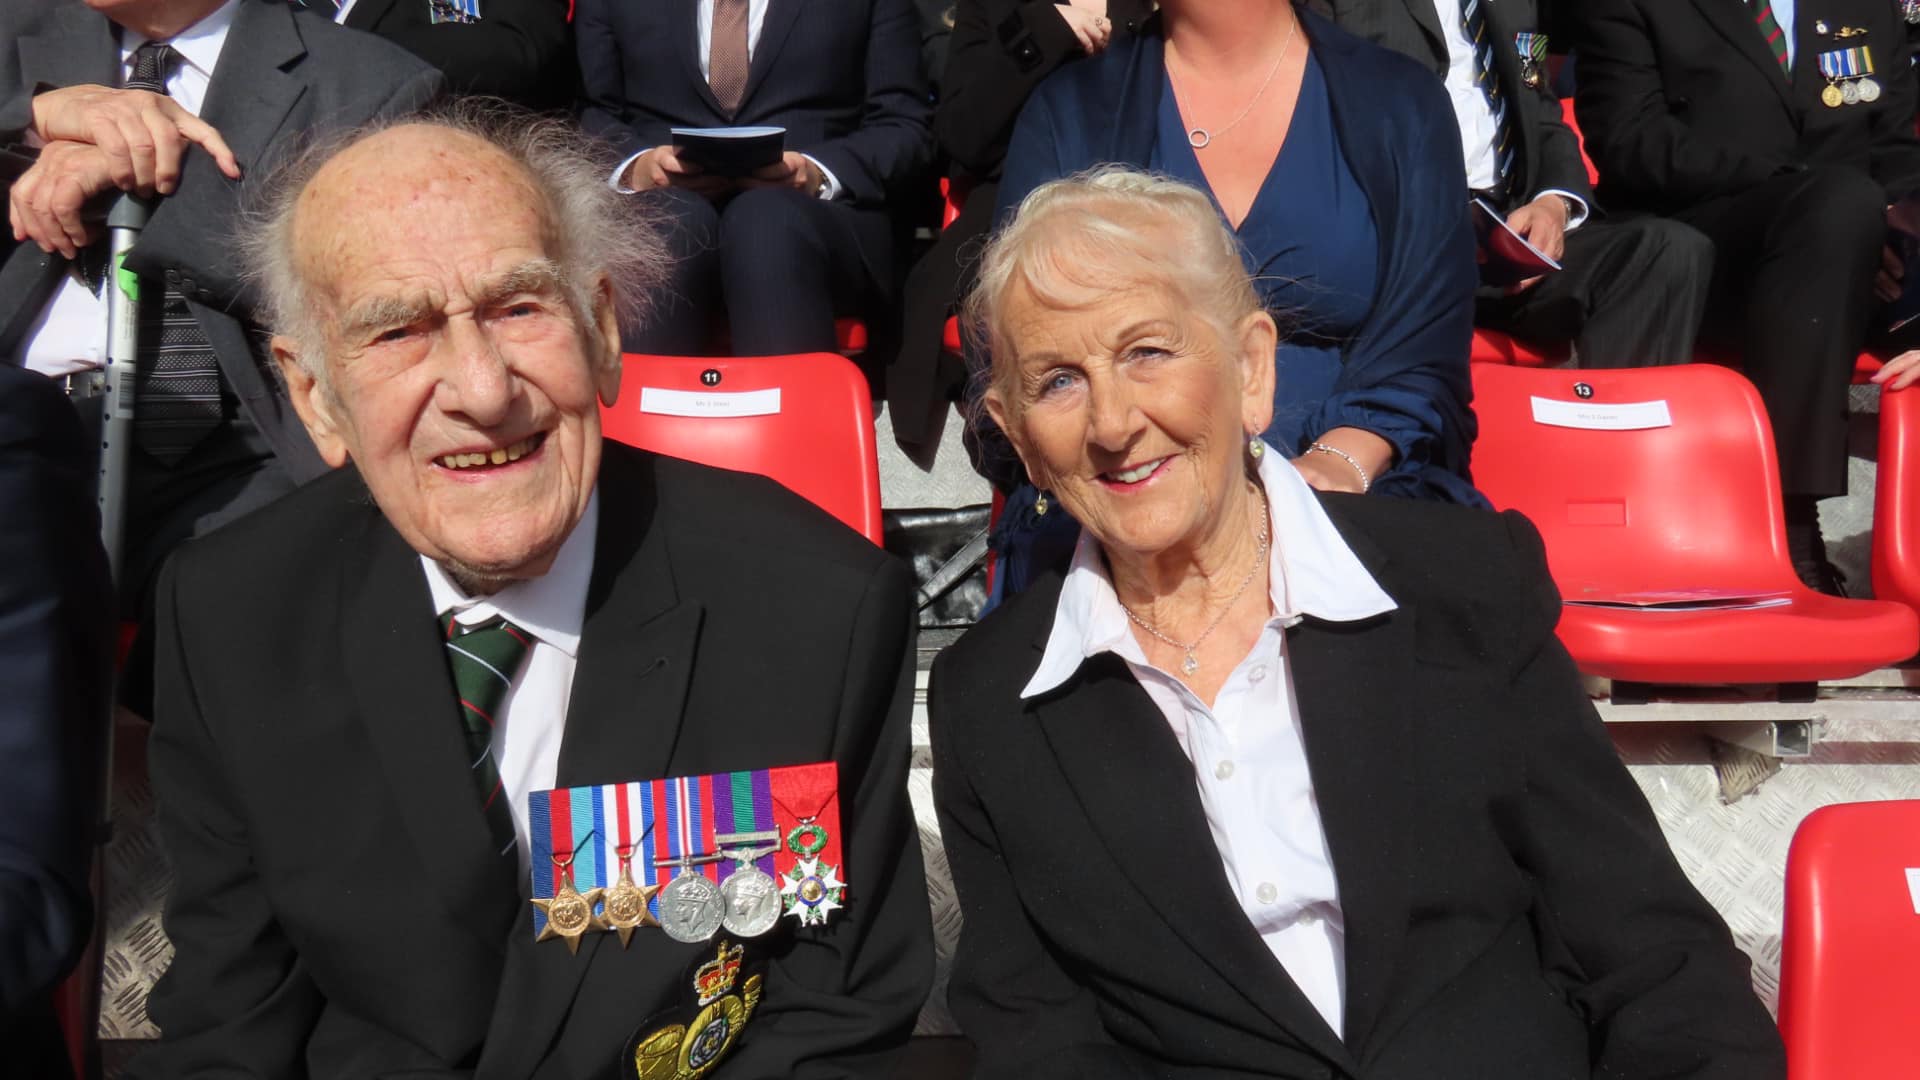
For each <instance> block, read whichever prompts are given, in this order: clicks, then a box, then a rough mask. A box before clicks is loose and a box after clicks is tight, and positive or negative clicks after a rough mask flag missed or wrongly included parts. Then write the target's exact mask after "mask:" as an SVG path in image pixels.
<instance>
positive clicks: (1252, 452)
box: [1247, 435, 1267, 461]
mask: <svg viewBox="0 0 1920 1080" xmlns="http://www.w3.org/2000/svg"><path fill="white" fill-rule="evenodd" d="M1266 452H1267V444H1266V443H1263V442H1261V441H1260V436H1258V435H1255V436H1254V437H1253V438H1251V439H1248V440H1247V456H1248V457H1250V458H1252V459H1253V460H1255V461H1259V460H1260V456H1261V455H1262V454H1265V453H1266Z"/></svg>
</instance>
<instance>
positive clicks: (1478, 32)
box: [1460, 0, 1515, 195]
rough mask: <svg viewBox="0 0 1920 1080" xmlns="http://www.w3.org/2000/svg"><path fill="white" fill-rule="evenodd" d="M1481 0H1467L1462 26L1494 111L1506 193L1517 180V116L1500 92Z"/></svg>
mask: <svg viewBox="0 0 1920 1080" xmlns="http://www.w3.org/2000/svg"><path fill="white" fill-rule="evenodd" d="M1480 2H1481V0H1464V2H1463V3H1462V4H1461V5H1460V26H1461V28H1462V29H1464V30H1465V31H1466V32H1467V40H1468V41H1469V42H1472V43H1473V81H1474V83H1475V85H1477V86H1479V87H1480V92H1481V93H1483V94H1485V95H1487V106H1488V108H1490V109H1492V110H1493V132H1494V136H1493V160H1494V166H1495V168H1497V169H1498V170H1499V172H1500V193H1501V194H1502V195H1504V194H1506V191H1507V187H1508V185H1509V182H1510V181H1511V180H1512V179H1513V158H1514V149H1515V147H1514V144H1513V116H1512V110H1511V107H1510V105H1509V103H1508V102H1507V96H1506V95H1505V94H1503V93H1501V92H1500V75H1499V72H1497V71H1495V70H1494V66H1493V41H1492V39H1491V38H1490V37H1489V36H1488V34H1487V13H1486V11H1485V10H1483V9H1482V8H1481V6H1480Z"/></svg>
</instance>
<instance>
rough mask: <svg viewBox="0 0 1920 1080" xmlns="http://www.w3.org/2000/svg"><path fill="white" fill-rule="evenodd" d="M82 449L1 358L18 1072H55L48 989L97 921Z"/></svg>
mask: <svg viewBox="0 0 1920 1080" xmlns="http://www.w3.org/2000/svg"><path fill="white" fill-rule="evenodd" d="M91 460H92V459H91V457H90V456H89V454H88V448H87V442H86V437H85V436H84V435H83V434H82V432H81V428H80V423H79V420H78V419H77V418H76V417H75V415H74V411H73V406H72V405H71V404H70V403H69V402H68V401H67V397H66V395H65V394H63V393H61V392H60V390H59V389H58V388H57V387H55V386H54V385H53V384H52V383H51V382H49V381H48V380H46V379H45V378H42V377H41V376H40V375H37V374H35V373H34V372H31V371H25V370H23V369H21V368H17V367H13V366H11V365H8V364H4V363H0V522H4V523H5V524H4V525H0V688H4V693H0V942H3V943H4V947H0V1060H4V1061H5V1062H6V1063H7V1066H6V1067H7V1070H8V1072H9V1073H10V1074H11V1075H16V1076H54V1075H58V1074H59V1072H61V1071H64V1070H65V1067H66V1063H65V1060H64V1059H65V1049H64V1047H63V1046H62V1044H61V1042H60V1038H59V1034H58V1031H57V1030H56V1029H55V1026H54V1023H53V1015H52V1012H51V1009H50V1003H49V1001H48V999H47V992H48V991H49V990H50V989H51V988H52V987H53V985H54V984H55V982H57V981H58V980H59V979H60V977H61V976H62V975H64V974H66V972H67V971H68V969H70V968H71V967H72V966H73V963H74V960H75V958H77V957H78V956H79V955H80V950H81V949H82V948H84V947H85V946H86V943H87V937H88V934H89V933H90V932H91V931H92V929H93V919H92V915H91V913H92V911H93V905H92V903H91V901H90V899H89V896H88V889H87V868H88V865H89V858H90V856H91V855H92V853H93V844H94V837H95V830H94V825H95V823H96V822H97V821H98V820H99V817H100V800H99V795H98V790H99V785H100V771H101V769H100V753H101V748H102V746H103V745H104V739H103V736H104V735H105V733H106V730H107V710H108V707H109V702H108V691H109V688H110V687H111V686H112V677H113V627H114V623H113V593H112V591H111V588H110V586H109V583H108V580H107V556H106V552H105V551H104V550H102V549H101V546H100V515H99V513H98V511H96V510H95V509H94V505H93V497H92V490H93V488H92V483H91V480H92V477H91V476H90V475H89V474H90V473H91V471H92V470H91V464H90V463H91ZM42 1070H44V1071H42Z"/></svg>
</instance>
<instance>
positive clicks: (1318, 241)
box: [1147, 51, 1380, 457]
mask: <svg viewBox="0 0 1920 1080" xmlns="http://www.w3.org/2000/svg"><path fill="white" fill-rule="evenodd" d="M1162 82H1163V85H1162V88H1161V91H1160V115H1159V130H1158V132H1157V135H1156V137H1155V139H1154V149H1153V155H1152V157H1151V158H1149V160H1148V162H1147V167H1148V168H1150V169H1152V170H1153V171H1155V172H1160V173H1165V174H1167V175H1168V176H1172V177H1174V178H1176V179H1179V180H1184V181H1186V182H1187V183H1189V184H1192V185H1193V186H1194V187H1197V188H1199V189H1200V190H1202V191H1206V192H1208V193H1209V194H1211V193H1212V192H1211V189H1209V188H1208V186H1207V178H1206V174H1205V173H1203V172H1201V171H1200V161H1199V158H1197V157H1196V156H1195V155H1194V152H1193V147H1192V146H1191V145H1190V144H1189V143H1188V142H1187V129H1186V125H1185V124H1184V123H1183V122H1182V121H1181V119H1180V106H1179V103H1178V102H1177V101H1176V100H1175V99H1174V96H1173V89H1172V84H1171V83H1167V82H1166V81H1165V80H1164V79H1163V80H1162ZM1308 192H1310V193H1311V197H1310V198H1303V197H1301V193H1308ZM1218 205H1219V203H1218V201H1217V200H1216V201H1215V206H1216V207H1217V206H1218ZM1223 217H1224V215H1223ZM1237 235H1238V236H1239V238H1240V257H1241V259H1242V260H1244V262H1245V263H1246V267H1247V273H1249V274H1251V275H1253V280H1254V286H1255V287H1256V288H1257V289H1258V290H1259V292H1260V299H1261V301H1262V302H1263V303H1264V304H1265V306H1266V309H1267V310H1268V311H1270V312H1272V313H1273V315H1274V318H1275V319H1277V320H1278V321H1279V323H1280V334H1281V338H1280V345H1279V348H1277V349H1276V350H1275V351H1274V368H1275V371H1274V384H1273V423H1272V424H1271V425H1270V426H1269V427H1268V428H1267V430H1266V431H1265V432H1264V433H1263V435H1264V436H1265V438H1266V440H1267V442H1269V443H1271V444H1272V445H1273V446H1274V447H1275V448H1277V449H1279V450H1282V451H1284V452H1285V453H1286V454H1287V456H1288V457H1298V456H1299V455H1300V454H1301V453H1303V452H1305V450H1306V449H1307V445H1308V444H1309V443H1311V442H1313V440H1314V439H1316V438H1318V437H1319V436H1320V435H1321V434H1322V432H1321V431H1319V430H1316V429H1317V428H1318V426H1319V424H1318V419H1317V413H1318V411H1319V409H1318V406H1319V404H1320V402H1322V401H1324V400H1325V399H1326V398H1327V397H1328V395H1330V394H1331V393H1333V389H1334V381H1335V380H1336V379H1337V378H1338V377H1339V375H1340V361H1341V346H1342V345H1343V344H1345V342H1346V341H1347V340H1348V339H1349V338H1351V337H1353V335H1354V334H1356V333H1358V332H1359V330H1360V326H1361V324H1362V323H1363V322H1365V321H1366V318H1367V313H1368V312H1370V311H1371V310H1372V309H1373V296H1374V280H1375V278H1377V277H1378V276H1379V266H1380V234H1379V231H1378V230H1377V229H1375V228H1374V223H1373V211H1372V209H1371V208H1370V207H1369V206H1368V205H1367V195H1366V192H1364V191H1362V190H1361V189H1360V182H1359V181H1357V180H1355V179H1354V177H1353V171H1352V170H1351V169H1349V168H1348V167H1347V159H1346V155H1345V154H1344V153H1343V152H1342V151H1341V149H1340V136H1339V133H1338V132H1337V131H1335V130H1334V126H1333V110H1332V109H1331V108H1330V107H1329V105H1328V103H1327V81H1326V77H1325V75H1324V74H1322V72H1321V70H1320V62H1319V61H1318V60H1317V59H1315V58H1314V56H1313V53H1312V52H1311V51H1309V52H1308V53H1307V70H1306V74H1305V76H1304V78H1302V80H1301V82H1300V99H1299V103H1298V104H1296V105H1295V106H1294V110H1293V122H1292V124H1291V126H1290V127H1289V128H1288V129H1287V138H1286V141H1285V142H1284V143H1282V144H1281V147H1280V153H1279V155H1278V156H1277V157H1275V158H1274V162H1273V167H1272V168H1271V169H1270V170H1268V172H1267V178H1266V181H1265V182H1264V183H1262V184H1261V186H1260V191H1259V193H1258V194H1257V195H1255V196H1254V200H1253V206H1252V208H1251V209H1250V210H1249V211H1248V212H1247V216H1246V219H1245V220H1243V221H1242V222H1241V223H1240V228H1239V229H1238V231H1237Z"/></svg>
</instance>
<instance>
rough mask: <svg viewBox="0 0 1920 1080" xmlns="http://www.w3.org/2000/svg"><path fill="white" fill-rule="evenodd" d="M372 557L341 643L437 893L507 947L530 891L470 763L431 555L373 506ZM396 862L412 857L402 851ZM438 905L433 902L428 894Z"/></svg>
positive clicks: (347, 605)
mask: <svg viewBox="0 0 1920 1080" xmlns="http://www.w3.org/2000/svg"><path fill="white" fill-rule="evenodd" d="M360 548H361V549H362V550H365V551H367V552H368V556H367V560H366V563H365V564H364V565H359V566H349V567H347V568H345V569H344V570H343V572H342V577H341V582H340V588H341V604H340V610H341V611H342V612H344V613H345V617H344V618H343V619H342V620H341V624H340V628H339V633H340V650H341V656H342V659H343V661H344V663H345V667H346V674H347V682H348V684H349V685H350V687H351V688H352V693H353V703H354V706H355V712H356V713H357V714H358V715H359V717H360V719H361V720H362V721H363V722H364V723H365V725H366V729H367V737H368V739H369V740H370V741H371V742H372V744H373V748H374V754H375V756H376V758H377V759H378V761H379V766H380V769H381V771H382V772H383V773H385V775H386V778H387V782H388V785H389V787H390V788H391V789H392V792H393V797H394V801H395V802H396V803H397V804H398V805H399V807H400V817H401V820H400V821H399V822H397V823H395V824H396V825H397V826H398V827H399V830H400V831H401V832H402V833H403V834H404V835H405V836H407V837H408V838H409V839H411V840H412V843H413V848H414V853H415V856H416V857H417V858H418V860H419V865H420V866H421V868H422V878H423V879H424V880H426V881H429V882H432V883H433V887H432V888H431V889H429V890H427V891H428V892H429V893H431V894H432V895H433V896H435V897H438V898H439V902H441V903H445V904H448V905H449V906H450V907H451V908H452V909H453V914H454V915H455V916H456V917H457V918H458V919H459V920H460V921H461V922H462V923H463V924H464V925H465V926H467V928H468V929H470V930H472V931H473V934H474V936H475V937H476V938H478V939H479V940H480V941H481V942H482V943H483V944H484V945H485V946H486V947H488V948H491V949H495V950H498V949H500V948H501V947H502V945H503V937H502V936H503V935H504V934H505V933H506V930H507V928H508V926H509V925H510V923H511V920H512V917H513V911H514V904H515V903H516V902H517V899H518V896H519V890H518V889H516V888H515V886H514V879H515V877H516V876H517V871H516V868H515V865H514V860H513V859H512V858H510V857H503V856H501V855H500V854H499V852H498V851H497V850H496V845H495V844H494V842H493V836H492V833H491V830H490V829H489V827H488V825H487V821H486V818H485V816H484V815H483V814H482V813H481V807H480V794H479V791H478V790H477V789H476V788H475V787H474V782H473V775H472V773H471V772H470V771H469V770H468V767H467V745H466V739H465V735H464V734H463V732H462V730H461V727H460V716H459V713H458V711H457V706H456V704H455V703H456V701H457V700H458V698H457V697H456V696H455V693H454V689H453V679H452V677H451V676H450V675H449V674H448V672H447V661H446V655H445V653H444V651H443V650H442V648H441V643H440V635H439V633H438V632H437V631H436V629H435V625H434V617H433V614H434V613H433V600H432V596H431V594H430V593H428V591H427V582H426V578H425V577H424V576H423V575H422V573H421V569H420V559H419V556H418V555H416V554H415V553H414V552H413V549H411V548H409V547H408V546H407V544H406V542H405V541H403V540H402V539H401V538H400V535H399V534H398V533H396V532H394V531H393V528H392V526H390V525H388V524H387V522H386V519H385V518H383V517H382V516H381V515H380V512H379V511H378V510H377V509H375V508H373V507H372V506H371V505H369V507H368V508H367V511H366V521H365V524H364V532H363V535H362V537H361V541H360ZM395 865H396V866H399V865H404V863H403V861H402V860H401V858H400V857H398V856H396V858H395ZM428 902H432V901H428Z"/></svg>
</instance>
